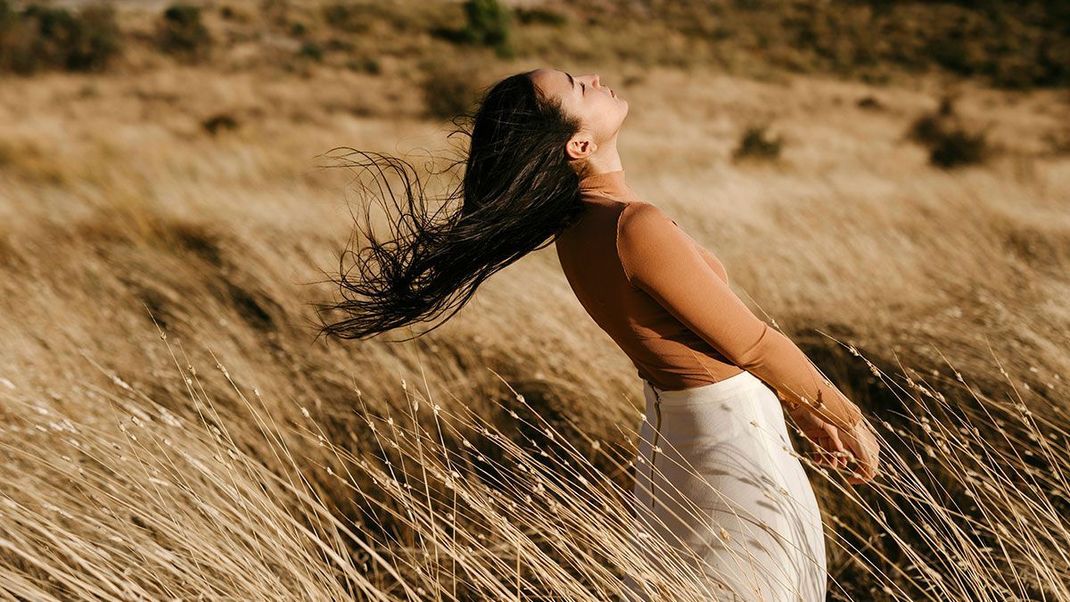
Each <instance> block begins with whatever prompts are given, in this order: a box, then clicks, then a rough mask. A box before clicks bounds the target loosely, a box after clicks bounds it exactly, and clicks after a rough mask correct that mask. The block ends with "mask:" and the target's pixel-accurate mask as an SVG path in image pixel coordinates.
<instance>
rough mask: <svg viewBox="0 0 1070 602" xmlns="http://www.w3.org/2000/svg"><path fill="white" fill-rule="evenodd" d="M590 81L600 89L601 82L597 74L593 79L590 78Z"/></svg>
mask: <svg viewBox="0 0 1070 602" xmlns="http://www.w3.org/2000/svg"><path fill="white" fill-rule="evenodd" d="M592 81H593V82H594V85H596V86H598V87H602V80H601V79H599V78H598V74H597V73H595V74H594V77H593V78H592Z"/></svg>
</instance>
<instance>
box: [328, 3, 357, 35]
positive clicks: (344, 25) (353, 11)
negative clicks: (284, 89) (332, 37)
mask: <svg viewBox="0 0 1070 602" xmlns="http://www.w3.org/2000/svg"><path fill="white" fill-rule="evenodd" d="M363 16H364V14H363V11H362V10H361V7H360V6H356V5H354V4H348V3H345V2H332V3H331V4H328V5H326V6H324V7H323V19H324V20H325V21H326V22H327V24H328V25H330V26H331V27H334V28H335V29H340V30H342V31H347V32H350V33H360V32H363V31H367V29H368V20H367V19H364V18H362V17H363Z"/></svg>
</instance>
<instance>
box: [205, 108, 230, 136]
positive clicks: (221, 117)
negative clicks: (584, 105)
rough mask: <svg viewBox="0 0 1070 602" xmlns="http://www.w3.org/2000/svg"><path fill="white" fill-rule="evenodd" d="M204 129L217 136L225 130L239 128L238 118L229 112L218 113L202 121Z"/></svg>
mask: <svg viewBox="0 0 1070 602" xmlns="http://www.w3.org/2000/svg"><path fill="white" fill-rule="evenodd" d="M201 127H202V128H204V131H206V132H208V133H209V134H211V135H213V136H215V135H216V134H219V133H220V132H222V131H224V130H236V129H238V120H237V119H235V118H234V116H232V115H230V114H228V113H217V114H215V115H212V116H211V117H209V118H207V119H205V120H204V121H202V122H201Z"/></svg>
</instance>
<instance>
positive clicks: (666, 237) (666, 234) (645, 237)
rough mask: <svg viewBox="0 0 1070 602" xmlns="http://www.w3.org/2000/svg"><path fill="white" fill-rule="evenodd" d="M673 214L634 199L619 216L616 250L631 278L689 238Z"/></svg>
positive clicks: (650, 266)
mask: <svg viewBox="0 0 1070 602" xmlns="http://www.w3.org/2000/svg"><path fill="white" fill-rule="evenodd" d="M682 234H683V232H682V231H681V230H680V229H679V227H678V226H677V225H676V222H675V221H673V219H672V218H671V217H669V215H668V214H667V213H665V211H663V210H662V209H661V208H660V207H658V206H657V205H652V204H650V203H647V202H645V201H633V202H631V203H628V204H627V205H626V206H625V207H624V208H623V209H622V210H621V214H620V216H619V217H618V220H617V254H618V255H619V256H620V259H621V264H622V265H623V267H624V273H625V275H626V276H627V277H628V280H629V281H631V280H632V279H633V278H634V277H635V276H636V274H638V273H641V272H643V271H644V270H647V269H652V268H654V267H655V266H656V265H657V264H658V263H659V260H662V259H665V257H664V254H665V253H676V252H677V249H679V244H680V243H681V242H683V241H684V240H686V239H685V238H683V237H682V236H681V235H682Z"/></svg>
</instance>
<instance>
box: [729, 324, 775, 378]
mask: <svg viewBox="0 0 1070 602" xmlns="http://www.w3.org/2000/svg"><path fill="white" fill-rule="evenodd" d="M777 336H781V337H782V336H783V335H781V334H780V332H778V331H777V330H774V329H772V328H770V327H769V324H767V323H765V322H762V329H761V334H759V335H758V338H756V339H755V340H754V342H753V343H751V344H750V345H748V346H746V347H745V348H736V349H727V350H726V353H725V358H726V359H727V360H728V361H730V362H732V363H733V364H735V365H737V366H739V367H740V368H743V369H744V370H747V371H749V372H750V371H754V370H757V369H760V368H761V367H762V366H763V364H764V362H765V360H766V358H768V357H769V346H770V345H772V344H774V343H775V339H776V337H777Z"/></svg>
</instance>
